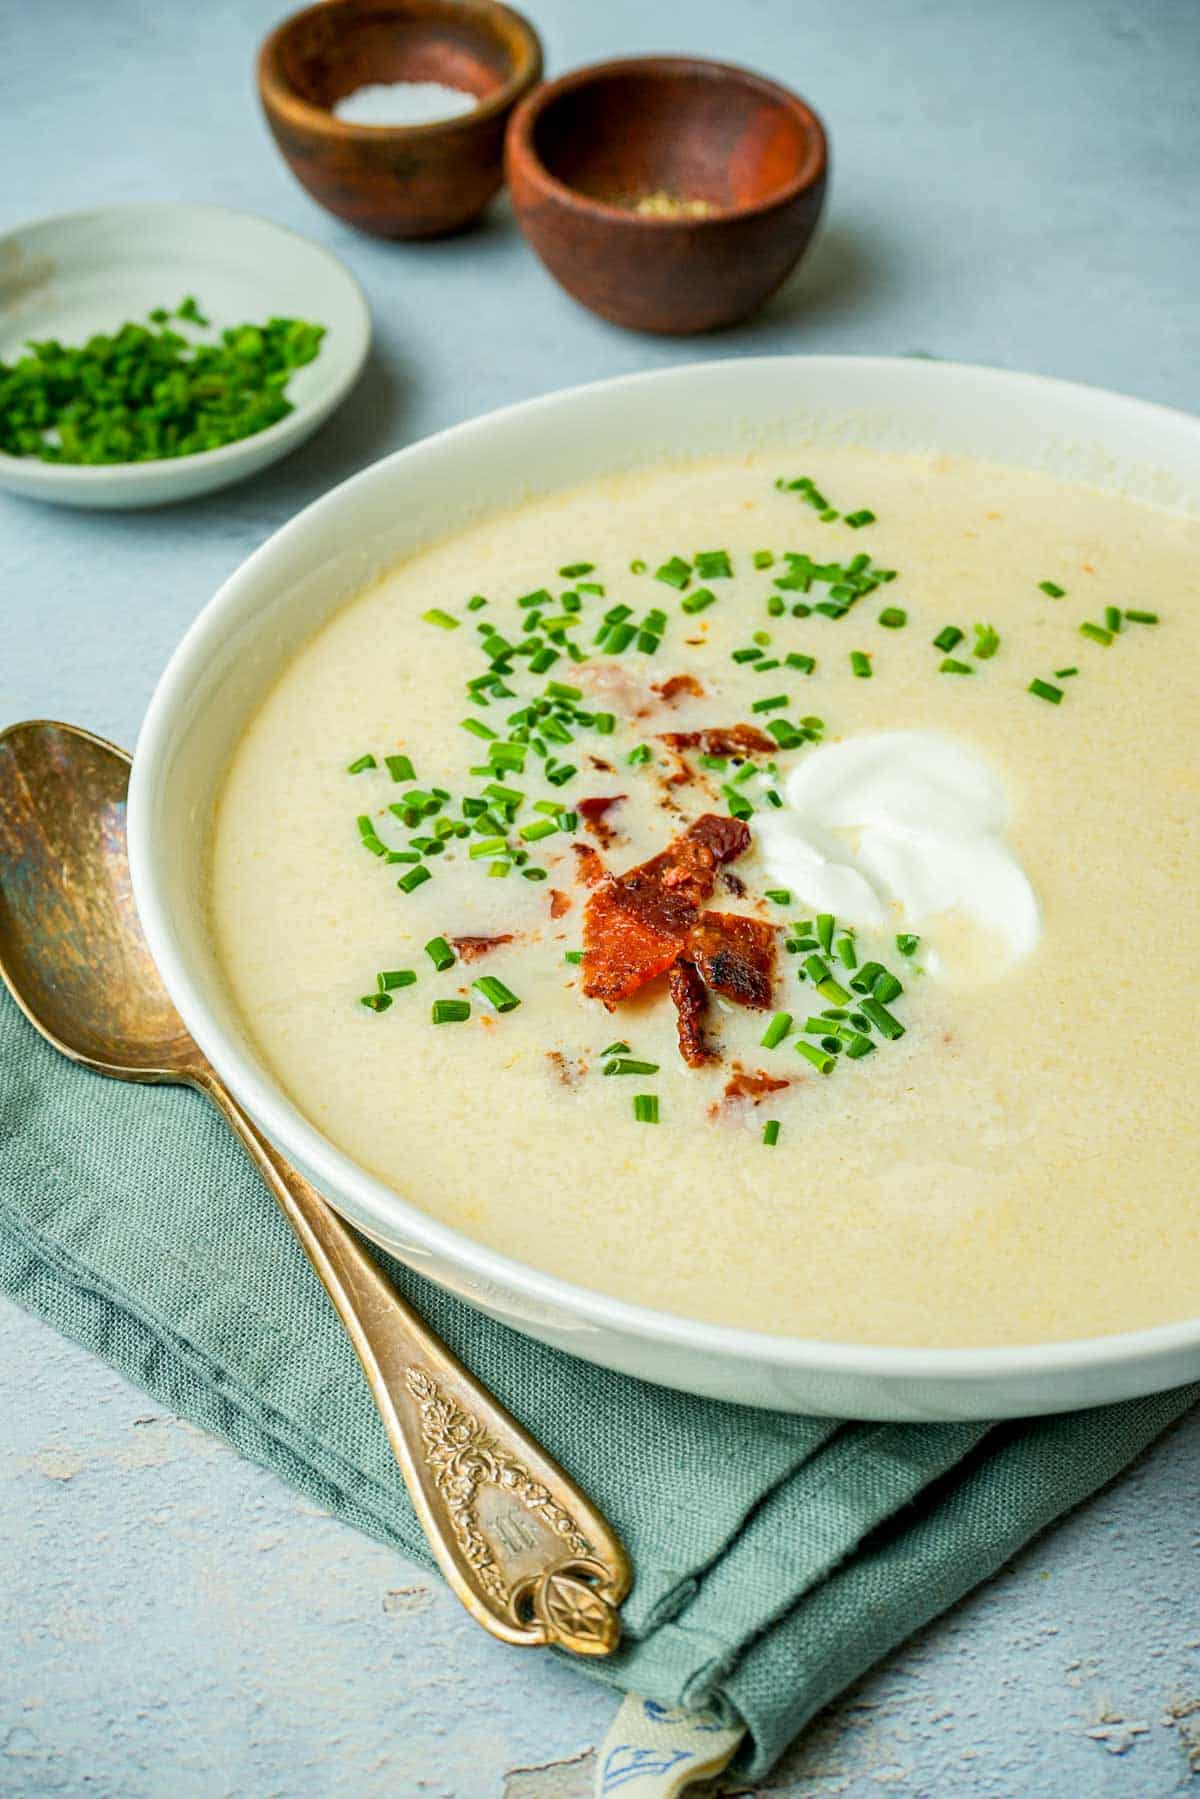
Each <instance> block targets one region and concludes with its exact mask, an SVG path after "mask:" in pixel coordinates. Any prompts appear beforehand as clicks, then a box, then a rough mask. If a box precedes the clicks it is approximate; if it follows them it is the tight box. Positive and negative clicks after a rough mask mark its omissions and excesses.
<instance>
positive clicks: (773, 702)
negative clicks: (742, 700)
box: [750, 693, 791, 712]
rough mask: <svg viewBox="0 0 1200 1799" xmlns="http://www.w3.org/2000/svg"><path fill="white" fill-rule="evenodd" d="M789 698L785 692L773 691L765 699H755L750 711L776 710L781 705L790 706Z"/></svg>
mask: <svg viewBox="0 0 1200 1799" xmlns="http://www.w3.org/2000/svg"><path fill="white" fill-rule="evenodd" d="M790 705H791V700H790V698H789V696H788V695H787V694H786V693H773V694H771V695H770V696H769V698H767V699H765V700H755V702H754V704H753V705H752V706H751V708H750V710H751V712H778V710H779V708H780V707H781V706H790Z"/></svg>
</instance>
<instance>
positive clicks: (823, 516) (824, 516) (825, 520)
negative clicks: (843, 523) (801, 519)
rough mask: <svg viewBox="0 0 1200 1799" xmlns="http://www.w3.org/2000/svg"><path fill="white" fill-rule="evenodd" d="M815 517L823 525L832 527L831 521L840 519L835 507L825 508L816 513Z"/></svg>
mask: <svg viewBox="0 0 1200 1799" xmlns="http://www.w3.org/2000/svg"><path fill="white" fill-rule="evenodd" d="M817 517H818V518H819V519H820V521H821V523H822V524H823V525H832V523H833V521H834V520H835V519H836V518H838V517H840V514H839V512H838V509H837V507H836V506H825V507H822V509H821V511H820V512H818V514H817Z"/></svg>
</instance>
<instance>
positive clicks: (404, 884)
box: [396, 862, 433, 893]
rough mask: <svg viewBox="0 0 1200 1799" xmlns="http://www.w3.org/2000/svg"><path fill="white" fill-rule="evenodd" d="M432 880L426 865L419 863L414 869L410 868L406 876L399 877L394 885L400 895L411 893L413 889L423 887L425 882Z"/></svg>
mask: <svg viewBox="0 0 1200 1799" xmlns="http://www.w3.org/2000/svg"><path fill="white" fill-rule="evenodd" d="M432 879H433V876H432V875H431V874H430V872H429V869H428V867H427V866H426V864H425V863H424V862H420V863H418V865H417V867H416V868H410V869H409V871H408V873H407V874H405V875H401V876H400V879H399V880H398V881H397V882H396V885H397V887H399V889H400V891H401V892H402V893H412V892H413V891H414V889H416V888H417V887H423V886H424V884H425V882H426V881H431V880H432Z"/></svg>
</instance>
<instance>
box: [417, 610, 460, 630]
mask: <svg viewBox="0 0 1200 1799" xmlns="http://www.w3.org/2000/svg"><path fill="white" fill-rule="evenodd" d="M421 617H422V618H423V619H424V620H425V623H426V624H427V625H437V626H439V628H440V629H441V630H443V631H457V630H458V627H459V624H460V622H461V621H460V620H459V619H457V618H453V617H452V616H451V615H450V613H448V612H443V611H442V609H441V607H440V606H431V607H430V608H429V611H428V612H423V613H422V614H421Z"/></svg>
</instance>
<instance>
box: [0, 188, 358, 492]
mask: <svg viewBox="0 0 1200 1799" xmlns="http://www.w3.org/2000/svg"><path fill="white" fill-rule="evenodd" d="M172 213H176V214H184V213H187V214H192V215H195V214H203V215H204V216H205V217H206V218H208V219H212V220H221V219H240V220H243V221H245V222H247V223H249V224H252V225H254V226H257V227H259V228H260V229H262V230H264V231H269V232H276V233H278V234H279V235H280V236H283V237H290V238H292V239H293V241H294V242H296V243H298V244H303V246H304V248H305V249H306V250H307V251H309V252H310V253H311V254H312V255H313V256H316V257H319V258H320V260H321V261H322V262H324V263H327V264H328V266H329V268H330V269H331V270H332V271H334V272H335V273H336V274H337V276H338V277H339V278H340V279H341V280H342V281H343V282H344V283H345V286H346V290H347V298H348V300H349V302H350V303H351V305H352V306H354V308H355V309H356V312H357V317H356V319H355V330H356V333H357V336H358V343H357V347H356V349H355V352H354V355H353V357H352V360H351V363H350V366H349V367H348V369H347V370H346V372H345V374H344V376H343V377H342V381H341V383H340V385H339V386H338V387H337V388H336V389H335V390H334V392H333V394H332V396H329V395H326V396H323V397H321V398H319V399H312V400H306V401H301V402H300V403H299V404H294V405H293V407H292V410H291V412H289V413H287V414H286V416H285V417H284V418H281V419H276V421H275V423H274V424H273V425H268V426H267V427H266V429H265V430H263V431H253V432H251V434H250V436H249V437H239V438H236V439H235V440H234V442H233V443H228V444H219V445H218V446H217V448H216V449H215V450H196V451H195V452H194V453H193V454H192V455H190V456H156V457H154V458H152V459H151V460H150V461H147V462H93V463H78V462H43V461H42V460H41V459H40V457H37V456H9V455H8V454H7V453H6V452H5V451H3V450H0V474H7V475H9V476H11V477H12V478H13V479H16V478H17V474H18V471H19V472H20V474H22V475H31V474H33V473H34V472H35V471H36V472H37V474H38V475H39V477H44V478H45V480H46V481H48V482H54V483H56V484H58V485H59V486H61V487H62V488H63V489H64V490H66V489H67V488H88V487H94V486H100V485H102V484H104V483H107V482H111V481H124V482H126V483H129V484H132V485H135V486H136V485H138V484H145V485H152V484H160V483H162V484H170V483H169V482H168V477H167V474H166V471H168V470H170V471H173V472H174V473H175V474H176V475H178V473H179V471H180V470H182V469H219V468H223V467H226V466H228V465H230V464H234V463H236V462H238V461H239V460H240V459H241V458H242V457H247V456H249V455H250V454H251V446H254V448H255V449H258V448H261V447H265V446H268V445H273V444H277V443H280V442H286V440H287V439H288V438H290V437H293V436H295V435H296V433H297V432H298V431H301V430H302V429H303V428H304V427H305V426H306V425H307V424H308V423H309V420H310V419H311V417H312V414H313V411H314V410H317V409H320V408H322V407H324V408H325V416H326V417H327V416H328V414H329V412H330V411H332V410H333V409H334V408H336V407H337V406H340V405H341V403H342V401H343V400H344V399H345V398H346V396H347V394H348V393H349V392H350V390H351V388H352V387H353V386H354V384H355V382H356V381H357V380H358V378H359V376H360V375H361V374H362V371H363V366H364V364H365V362H366V360H367V356H368V354H369V352H370V348H371V308H370V306H369V305H368V304H367V296H366V294H365V293H364V292H363V288H362V284H361V282H360V281H359V280H358V278H357V276H355V275H353V274H352V273H351V271H350V270H349V268H347V266H346V264H345V263H344V262H343V261H342V259H341V258H340V257H339V256H335V255H334V253H333V251H332V250H328V249H326V247H325V245H324V244H319V243H317V242H316V240H315V239H314V238H311V237H306V236H305V235H304V233H303V232H302V231H295V230H293V229H292V227H291V226H290V225H281V224H280V223H279V222H278V220H276V219H268V218H264V217H263V215H262V214H261V213H257V212H248V211H247V210H246V208H245V207H241V206H210V205H208V204H207V203H206V202H204V201H192V200H131V201H127V202H118V204H116V205H115V206H79V207H75V208H74V209H73V210H72V211H71V212H55V213H50V214H48V215H47V216H46V217H44V218H36V219H28V220H26V221H25V222H24V223H23V224H19V225H14V226H13V227H12V229H11V230H9V231H5V232H3V233H2V234H0V250H2V249H3V248H4V245H5V244H6V243H8V242H9V241H10V239H12V238H16V237H21V236H23V235H24V234H25V233H26V232H28V231H35V230H36V231H41V230H45V229H48V228H51V227H54V226H69V225H74V224H76V223H77V222H78V221H79V220H82V219H94V218H99V217H112V216H113V215H118V214H125V215H130V214H134V215H136V216H137V217H138V218H150V217H152V216H153V215H154V214H158V215H159V216H167V215H170V214H172ZM320 422H321V421H318V423H320ZM248 472H250V473H253V472H256V471H248Z"/></svg>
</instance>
